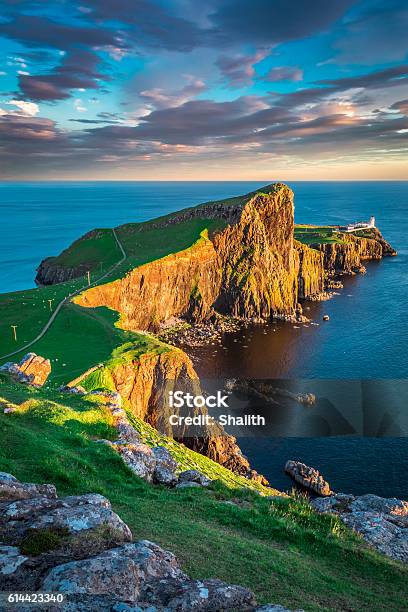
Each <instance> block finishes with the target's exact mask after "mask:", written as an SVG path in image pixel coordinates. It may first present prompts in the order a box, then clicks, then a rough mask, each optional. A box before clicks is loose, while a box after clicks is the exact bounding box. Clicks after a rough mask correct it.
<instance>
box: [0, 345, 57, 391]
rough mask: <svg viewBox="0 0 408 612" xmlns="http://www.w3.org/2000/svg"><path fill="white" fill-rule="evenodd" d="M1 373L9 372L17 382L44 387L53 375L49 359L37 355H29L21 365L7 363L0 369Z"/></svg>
mask: <svg viewBox="0 0 408 612" xmlns="http://www.w3.org/2000/svg"><path fill="white" fill-rule="evenodd" d="M0 371H2V372H7V373H8V374H10V375H11V376H12V378H14V379H15V380H16V381H17V382H20V383H24V384H26V385H32V386H33V387H42V386H43V385H44V384H45V382H46V381H47V378H48V377H49V375H50V374H51V363H50V360H49V359H45V358H44V357H40V356H39V355H36V354H35V353H27V354H26V355H24V357H23V358H22V360H21V361H20V363H12V362H8V363H5V364H4V365H2V366H1V367H0Z"/></svg>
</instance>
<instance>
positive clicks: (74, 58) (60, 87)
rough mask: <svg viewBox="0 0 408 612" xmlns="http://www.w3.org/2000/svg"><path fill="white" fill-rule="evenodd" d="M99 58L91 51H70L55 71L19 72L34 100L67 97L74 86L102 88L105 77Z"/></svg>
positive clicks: (23, 88)
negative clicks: (24, 73) (99, 67)
mask: <svg viewBox="0 0 408 612" xmlns="http://www.w3.org/2000/svg"><path fill="white" fill-rule="evenodd" d="M99 62H100V58H99V57H98V56H97V55H96V54H95V53H93V52H91V51H85V50H77V51H71V52H69V53H67V54H66V55H64V56H63V59H62V62H61V64H60V65H59V66H57V67H56V68H55V69H54V70H53V71H51V72H49V73H48V74H42V75H35V76H32V75H20V78H19V85H20V89H21V91H22V92H23V94H24V95H25V96H26V97H28V98H31V99H32V100H49V101H54V100H65V99H67V98H69V97H70V96H71V91H72V90H73V89H99V88H100V87H101V81H102V80H106V79H107V76H106V75H103V74H102V73H101V72H99V71H98V70H97V69H96V68H97V65H98V64H99Z"/></svg>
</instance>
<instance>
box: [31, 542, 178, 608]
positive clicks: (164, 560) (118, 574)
mask: <svg viewBox="0 0 408 612" xmlns="http://www.w3.org/2000/svg"><path fill="white" fill-rule="evenodd" d="M163 580H172V581H177V582H180V581H183V580H187V576H186V575H185V574H184V573H183V572H182V571H181V570H180V568H179V567H178V563H177V560H176V558H175V556H174V555H173V554H172V553H169V552H167V551H164V550H163V549H161V548H160V547H159V546H157V545H156V544H153V543H152V542H148V541H147V540H141V541H140V542H136V543H134V544H126V545H124V546H121V547H120V548H113V549H111V550H108V551H106V552H104V553H102V554H100V555H98V556H96V557H92V558H90V559H85V560H83V561H71V562H70V563H65V564H63V565H59V566H57V567H55V568H53V569H52V570H51V572H50V573H49V574H48V575H47V576H46V578H45V580H44V582H43V584H42V590H44V591H47V592H58V593H85V594H86V593H87V594H90V595H110V596H114V597H116V598H117V599H118V600H119V601H121V600H125V601H129V602H138V601H143V598H144V597H146V596H147V594H148V593H149V591H150V590H151V589H152V588H153V586H154V585H155V586H156V588H160V582H162V581H163Z"/></svg>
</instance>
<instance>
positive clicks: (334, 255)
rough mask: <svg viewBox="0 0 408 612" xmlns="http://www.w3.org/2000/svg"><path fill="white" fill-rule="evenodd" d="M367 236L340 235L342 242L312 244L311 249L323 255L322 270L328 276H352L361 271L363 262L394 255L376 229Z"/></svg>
mask: <svg viewBox="0 0 408 612" xmlns="http://www.w3.org/2000/svg"><path fill="white" fill-rule="evenodd" d="M367 236H370V237H366V236H362V235H357V236H356V235H353V234H341V238H342V242H337V243H326V244H312V245H311V247H312V248H314V249H317V250H319V251H321V252H322V253H323V263H324V268H325V270H326V271H327V272H328V273H329V274H353V273H355V272H360V271H362V270H363V268H364V266H363V262H364V261H368V260H379V259H381V258H382V257H384V256H390V255H396V252H395V251H394V249H393V248H392V247H391V246H390V245H389V244H388V242H386V241H385V240H384V238H383V237H382V235H381V233H380V232H379V231H378V230H377V229H374V230H373V231H372V233H370V234H367ZM371 236H372V237H371Z"/></svg>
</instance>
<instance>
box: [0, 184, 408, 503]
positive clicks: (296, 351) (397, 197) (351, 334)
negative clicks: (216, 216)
mask: <svg viewBox="0 0 408 612" xmlns="http://www.w3.org/2000/svg"><path fill="white" fill-rule="evenodd" d="M269 182H274V181H273V179H271V180H270V181H265V182H227V181H226V182H33V183H28V182H24V183H10V182H7V183H0V219H1V223H0V292H1V293H5V292H11V291H19V290H22V289H27V288H29V287H34V286H35V285H34V277H35V270H36V267H37V266H38V264H39V262H40V261H41V260H42V259H43V258H45V257H48V256H50V255H56V254H58V253H59V252H61V250H62V249H64V248H66V247H67V246H69V244H71V243H72V241H73V240H75V239H76V238H78V237H79V236H81V235H82V234H84V233H85V232H86V231H88V230H90V229H93V228H95V227H114V226H117V225H120V224H123V223H128V222H136V221H144V220H147V219H151V218H154V217H158V216H160V215H164V214H166V213H169V212H173V211H176V210H180V209H182V208H185V207H188V206H192V205H194V204H199V203H201V202H205V201H210V200H216V199H221V198H225V197H230V196H233V195H238V194H242V193H247V192H249V191H252V190H254V189H257V188H259V187H262V186H263V185H265V184H266V183H269ZM288 184H289V186H290V187H291V188H292V189H293V191H294V193H295V221H296V222H297V223H316V224H341V225H344V224H346V223H348V222H352V221H357V220H368V219H369V217H370V216H372V215H373V216H375V218H376V222H377V226H378V227H379V229H380V230H381V232H382V233H383V235H384V237H385V238H386V239H387V240H388V241H389V242H390V243H391V244H392V246H393V247H394V248H395V249H397V251H398V256H397V257H390V258H385V259H383V260H382V261H380V262H372V263H368V264H367V266H366V267H367V273H366V274H365V275H357V276H354V277H351V278H347V279H345V281H344V288H343V289H342V290H340V291H339V295H336V296H335V297H334V298H333V299H331V300H330V301H327V302H321V303H313V304H310V306H309V308H310V310H309V311H306V312H305V314H307V315H308V316H309V317H310V318H311V319H312V321H313V322H315V325H309V326H304V325H300V326H297V325H290V324H284V323H275V324H270V325H262V326H260V325H257V326H250V327H248V328H246V329H245V330H244V331H241V332H239V333H238V332H236V333H232V334H228V335H226V336H224V338H223V347H222V349H214V348H213V347H207V348H206V349H200V354H199V355H195V356H194V357H195V361H196V367H197V370H198V372H199V374H200V376H201V377H202V378H203V379H208V380H218V379H222V378H240V379H254V378H256V379H268V380H270V381H275V384H276V385H278V386H279V387H280V388H281V387H283V388H286V389H288V388H290V389H291V390H292V391H295V392H299V391H302V392H306V391H307V392H313V393H315V395H316V397H317V404H316V406H315V407H309V408H305V407H304V406H299V405H298V404H296V402H292V403H291V402H289V403H287V405H285V406H284V408H282V406H280V407H279V408H277V407H275V406H274V405H270V406H269V407H265V406H264V407H263V408H262V410H263V414H266V413H268V415H269V421H268V422H269V425H270V426H269V429H268V431H267V432H266V434H265V432H263V434H262V435H256V434H254V435H251V436H249V437H248V436H246V435H245V432H238V433H239V435H238V442H239V444H240V446H241V448H242V450H243V452H244V453H245V454H246V455H247V456H248V458H249V459H250V461H251V463H252V465H253V467H254V468H255V469H257V470H258V471H259V472H262V473H263V474H265V475H266V476H267V477H268V478H269V479H270V481H271V483H272V484H273V485H274V486H276V487H278V488H284V489H290V487H291V482H290V481H289V479H288V478H287V477H286V476H285V475H284V472H283V466H284V464H285V461H286V460H287V459H297V460H301V461H304V462H305V463H307V464H309V465H313V466H315V467H317V468H318V469H319V470H320V471H321V472H322V474H323V475H324V476H325V477H327V479H328V480H329V481H330V483H331V485H332V487H333V489H334V490H338V491H349V492H352V493H355V494H362V493H368V492H370V493H377V494H379V495H383V496H397V497H402V498H404V497H405V498H406V499H408V480H407V478H406V474H407V473H408V442H407V435H408V385H407V380H408V358H407V339H408V317H407V315H406V308H407V302H408V300H407V298H408V275H407V260H408V182H407V181H395V182H394V181H384V182H382V181H373V182H367V181H361V182H356V181H352V182H348V181H344V182H289V183H288ZM323 314H328V315H329V317H330V321H328V322H323V321H322V316H323ZM305 411H309V412H307V413H305ZM232 433H236V432H232Z"/></svg>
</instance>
